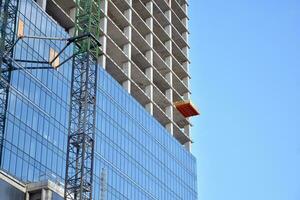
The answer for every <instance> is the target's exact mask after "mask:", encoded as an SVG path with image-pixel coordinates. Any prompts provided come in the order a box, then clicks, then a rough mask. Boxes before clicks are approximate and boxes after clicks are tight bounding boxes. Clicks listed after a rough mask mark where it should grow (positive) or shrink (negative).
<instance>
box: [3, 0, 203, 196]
mask: <svg viewBox="0 0 300 200" xmlns="http://www.w3.org/2000/svg"><path fill="white" fill-rule="evenodd" d="M20 2H21V3H20V8H19V14H18V21H19V20H22V22H24V34H25V35H38V36H48V37H50V36H51V37H60V38H68V37H69V35H68V34H67V33H66V32H65V31H64V29H63V28H61V27H60V26H59V25H58V24H57V23H56V22H55V21H53V20H52V19H51V18H50V17H49V16H48V15H47V14H46V13H45V12H44V11H42V10H41V9H40V8H39V6H38V5H37V4H36V3H35V2H33V1H32V0H21V1H20ZM63 46H64V42H61V41H55V42H54V41H49V40H37V39H24V40H22V41H20V42H19V43H18V44H17V46H16V48H15V59H25V60H36V61H37V60H38V61H48V60H49V52H50V49H54V50H55V51H56V52H59V51H60V49H62V47H63ZM72 52H73V49H72V47H70V48H68V49H67V50H66V51H65V52H64V53H63V54H62V55H61V56H60V60H61V61H63V60H64V59H65V58H67V57H68V56H69V55H71V53H72ZM14 66H15V67H16V68H17V69H16V70H14V71H13V72H12V80H11V88H10V93H9V105H8V111H7V121H6V130H5V135H4V142H3V147H2V148H3V154H2V155H1V159H2V162H1V163H2V165H1V169H2V170H4V171H6V172H8V173H9V174H11V175H13V176H14V177H16V178H17V179H19V180H21V181H22V182H25V183H29V182H38V181H39V180H41V179H45V177H52V178H53V177H55V179H56V180H59V181H60V182H62V183H63V182H64V176H65V162H66V160H65V159H66V149H67V147H66V145H67V133H68V129H67V127H68V114H69V113H68V112H69V99H70V97H69V94H70V85H71V83H70V80H71V67H72V62H67V63H66V64H64V65H63V66H61V67H60V68H59V69H58V70H54V69H30V68H31V67H43V66H45V67H47V65H45V64H44V65H43V64H32V63H31V64H30V63H27V64H25V63H20V62H14ZM48 67H49V66H48ZM28 68H29V69H28ZM96 121H97V122H96V137H95V138H96V144H95V163H94V165H95V167H94V188H93V190H94V199H100V196H101V193H102V192H101V190H104V192H103V195H104V197H105V199H122V200H123V199H129V200H144V199H145V200H146V199H165V200H176V199H178V200H179V199H184V200H195V199H197V190H196V160H195V158H194V156H193V155H192V154H191V153H189V152H188V151H187V150H185V149H184V148H183V147H182V146H181V145H180V144H179V143H178V142H177V141H176V140H175V139H174V138H173V137H172V136H171V135H170V134H169V133H168V132H167V131H166V130H165V128H164V127H162V126H161V125H160V124H159V123H158V122H157V121H156V120H155V119H154V118H153V117H152V116H151V115H149V114H148V112H146V111H145V109H144V108H143V107H142V106H141V105H140V104H139V103H138V102H137V101H136V100H135V99H134V98H133V97H131V96H130V95H129V94H128V93H127V92H126V91H125V90H124V89H123V88H122V87H121V86H120V84H119V83H118V82H116V81H115V80H114V79H113V78H112V77H111V76H110V75H109V74H108V73H107V72H106V71H105V70H104V69H102V67H100V66H99V71H98V90H97V119H96ZM104 174H105V175H104ZM104 176H105V178H104ZM104 187H105V188H106V189H103V188H104Z"/></svg>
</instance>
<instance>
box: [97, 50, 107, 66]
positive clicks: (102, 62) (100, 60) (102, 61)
mask: <svg viewBox="0 0 300 200" xmlns="http://www.w3.org/2000/svg"><path fill="white" fill-rule="evenodd" d="M98 64H99V65H100V66H101V67H102V68H103V69H106V56H105V55H104V54H103V55H101V56H99V58H98Z"/></svg>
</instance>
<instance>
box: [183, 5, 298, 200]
mask: <svg viewBox="0 0 300 200" xmlns="http://www.w3.org/2000/svg"><path fill="white" fill-rule="evenodd" d="M189 2H190V18H191V20H190V31H191V35H190V44H191V52H190V57H191V61H192V64H191V66H190V67H191V69H190V70H191V74H192V81H191V84H192V98H193V100H194V102H195V103H196V104H197V106H198V107H199V108H200V110H201V112H202V115H201V116H200V117H197V118H195V119H193V120H192V122H193V124H194V125H195V127H194V128H193V129H192V134H193V139H194V141H195V144H194V146H193V153H194V155H195V156H196V157H197V159H198V188H199V189H198V192H199V200H299V199H300V1H299V0H226V1H225V0H189Z"/></svg>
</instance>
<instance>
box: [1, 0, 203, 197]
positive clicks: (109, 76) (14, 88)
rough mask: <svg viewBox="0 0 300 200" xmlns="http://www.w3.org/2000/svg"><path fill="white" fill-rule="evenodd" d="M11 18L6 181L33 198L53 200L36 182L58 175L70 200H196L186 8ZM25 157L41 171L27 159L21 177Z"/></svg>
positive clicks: (5, 12) (129, 5) (95, 8)
mask: <svg viewBox="0 0 300 200" xmlns="http://www.w3.org/2000/svg"><path fill="white" fill-rule="evenodd" d="M36 5H39V7H37V6H36ZM0 7H1V9H0V12H1V13H0V14H1V46H0V49H1V52H0V56H1V62H0V64H1V71H0V72H1V81H0V86H1V88H0V89H1V91H0V92H1V102H2V104H1V106H2V107H1V109H0V115H1V119H0V120H1V121H0V123H1V124H0V125H1V127H0V131H1V133H0V134H1V135H0V136H1V138H0V139H1V151H0V156H1V161H0V168H1V169H0V171H1V170H3V174H6V173H7V175H8V176H9V175H13V176H14V177H17V178H18V179H20V180H21V184H23V185H26V187H27V186H28V188H39V189H36V190H35V189H28V188H27V189H25V190H22V191H25V192H27V193H26V195H27V197H26V198H29V199H35V198H41V199H45V198H46V199H47V198H50V199H51V198H52V197H51V195H52V193H53V189H49V188H50V186H49V183H44V182H43V181H42V180H41V179H40V178H37V177H41V174H43V173H48V172H49V171H50V172H51V173H50V174H53V175H54V176H55V177H56V176H57V177H58V179H60V181H61V182H64V183H63V184H60V183H61V182H59V181H58V182H57V183H59V184H58V185H59V186H58V188H61V186H62V185H63V187H64V190H63V191H64V192H63V196H64V198H65V199H99V198H100V199H112V198H113V199H182V198H184V199H188V200H189V199H191V200H194V199H196V198H197V193H196V174H195V171H194V170H195V167H194V165H195V158H194V157H193V156H192V155H191V153H190V152H189V151H190V150H191V143H192V140H191V138H190V127H191V122H190V120H189V117H191V116H195V115H198V114H199V111H198V110H197V109H196V107H195V106H194V105H193V104H192V103H191V101H190V91H189V79H190V76H189V74H188V66H189V60H188V49H189V46H188V34H189V33H188V27H187V25H188V24H187V21H188V16H187V8H188V3H187V1H185V0H182V1H180V0H168V1H166V0H136V1H135V0H126V1H125V0H124V1H119V0H111V1H108V0H101V1H100V0H76V1H73V0H20V1H18V0H1V4H0ZM51 18H52V19H54V20H53V21H51V20H52V19H51ZM54 21H55V23H53V22H54ZM56 22H57V23H56ZM47 25H48V26H47ZM63 29H64V30H63ZM45 74H46V76H45ZM26 79H29V80H30V82H29V85H28V84H27V83H26ZM22 80H24V83H22ZM22 84H23V85H24V87H23V85H22ZM32 84H34V85H32ZM120 86H121V87H120ZM33 88H39V89H34V90H35V91H36V93H35V94H34V93H33V92H32V91H31V90H32V89H33ZM40 89H41V90H40ZM65 92H67V93H68V94H71V95H70V96H69V95H67V96H65V95H64V94H63V93H65ZM42 93H43V94H42ZM37 94H41V95H40V97H38V98H37V97H36V95H37ZM132 97H133V98H132ZM39 98H40V99H39ZM19 99H21V100H19ZM25 101H26V102H27V103H26V104H25V103H23V102H25ZM52 101H55V103H54V104H53V103H52ZM19 102H21V104H22V106H20V105H19ZM41 102H42V103H41ZM58 102H59V103H58ZM12 104H15V105H16V108H14V107H13V106H12ZM55 105H56V106H55ZM24 106H25V107H24ZM26 106H28V108H27V107H26ZM31 107H32V108H31ZM66 107H68V109H66ZM23 108H24V109H23ZM19 109H21V111H20V110H19ZM53 109H54V110H53ZM24 110H25V111H26V114H24ZM57 110H58V111H57ZM67 110H68V111H67ZM32 112H38V113H39V114H38V115H39V116H38V117H37V116H36V115H35V114H34V113H32ZM30 113H32V115H31V114H30ZM20 114H21V115H20ZM40 115H41V116H40ZM46 119H48V120H46ZM66 119H67V121H68V122H66ZM16 120H20V122H21V123H23V122H25V121H26V124H27V126H28V128H30V129H32V131H34V132H35V133H33V132H31V131H30V130H29V129H28V128H27V129H26V128H25V131H24V133H25V135H26V139H28V138H27V134H29V133H30V136H29V141H31V142H29V143H28V144H30V147H29V151H28V150H27V149H28V148H27V147H26V143H25V144H21V143H22V142H20V141H22V139H21V138H22V137H25V135H24V136H22V134H20V133H19V132H20V131H21V130H23V129H24V128H22V127H20V128H14V127H15V126H21V125H15V124H17V121H16ZM55 122H58V123H59V125H58V124H57V125H54V124H55ZM48 123H49V125H47V124H48ZM30 124H31V125H30ZM40 126H41V127H40ZM48 126H49V128H47V127H48ZM57 127H59V128H57ZM66 130H67V131H66ZM12 133H17V134H16V135H12ZM39 134H40V135H42V137H43V139H38V140H37V141H36V139H35V138H38V137H39V136H38V135H39ZM124 136H125V137H124ZM15 137H17V139H14V138H15ZM174 139H175V140H174ZM46 140H47V142H48V143H47V146H46V148H47V149H46V153H45V152H43V149H44V148H45V146H44V147H42V148H41V149H40V150H41V154H42V155H43V156H39V153H38V152H39V150H38V149H39V147H38V144H39V143H40V142H41V141H42V142H43V143H44V141H46ZM15 142H17V143H15ZM32 142H34V143H32ZM14 148H17V149H18V150H17V152H19V151H20V152H23V151H24V152H26V151H27V153H26V154H29V157H30V158H34V159H36V160H37V163H36V164H34V167H31V163H29V161H27V160H26V159H27V157H28V156H27V157H26V156H25V157H23V156H21V155H23V154H19V153H18V154H17V160H18V159H21V160H23V159H25V160H24V161H22V163H23V162H24V163H26V165H27V166H28V165H29V166H30V167H27V168H26V167H23V165H19V166H21V169H19V167H14V165H13V161H14V156H15V154H16V153H15V150H13V149H14ZM54 149H57V150H54ZM56 151H59V153H57V152H56ZM52 152H53V153H52ZM48 154H49V155H48ZM141 155H143V156H141ZM44 158H46V159H47V161H50V162H48V163H50V165H51V166H46V165H45V161H44ZM56 159H57V160H56ZM59 159H62V160H59ZM7 160H8V161H7ZM6 161H7V162H6ZM60 161H61V162H60ZM161 162H162V163H164V164H163V165H161ZM62 164H65V165H64V167H63V168H62ZM36 166H39V167H36ZM141 166H142V167H141ZM94 168H95V169H96V170H94ZM33 169H34V171H33V173H34V174H33V175H31V174H30V171H26V170H33ZM99 169H101V170H99ZM20 170H21V172H20ZM145 170H146V171H145ZM158 172H161V173H163V174H165V175H164V177H165V178H163V176H162V175H161V174H159V173H158ZM62 174H65V176H64V177H63V175H62ZM138 174H140V175H138ZM176 174H180V175H179V176H180V178H177V179H176V177H177V175H176ZM149 175H150V176H149ZM140 176H141V177H140ZM151 177H154V178H151ZM9 180H10V179H9ZM6 182H7V181H6ZM117 183H120V184H117ZM167 183H172V184H170V185H169V184H167ZM50 185H51V184H50ZM52 185H53V184H52ZM29 186H30V187H29ZM177 187H179V188H180V189H179V190H178V189H177ZM35 191H37V193H35ZM38 191H40V192H38ZM47 191H48V192H49V193H48V192H47ZM0 193H1V191H0ZM59 194H60V195H61V194H62V193H61V192H60V193H59ZM60 195H59V196H60ZM60 198H61V197H60Z"/></svg>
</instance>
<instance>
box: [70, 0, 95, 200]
mask: <svg viewBox="0 0 300 200" xmlns="http://www.w3.org/2000/svg"><path fill="white" fill-rule="evenodd" d="M76 6H77V8H76V20H75V36H81V35H89V37H88V38H87V39H84V40H79V41H76V43H75V47H74V48H75V49H74V58H73V66H72V85H71V102H70V116H69V132H68V146H67V163H66V178H65V199H76V200H88V199H89V200H90V199H92V185H93V165H94V138H95V136H94V135H95V123H96V122H95V121H96V85H97V57H98V54H99V45H98V43H97V39H98V38H99V36H100V0H76Z"/></svg>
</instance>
